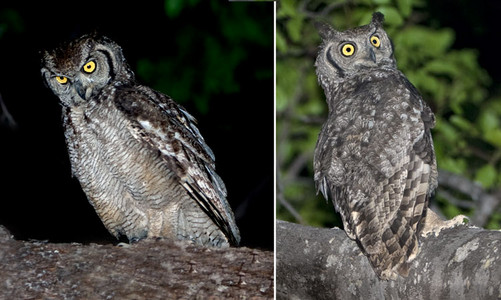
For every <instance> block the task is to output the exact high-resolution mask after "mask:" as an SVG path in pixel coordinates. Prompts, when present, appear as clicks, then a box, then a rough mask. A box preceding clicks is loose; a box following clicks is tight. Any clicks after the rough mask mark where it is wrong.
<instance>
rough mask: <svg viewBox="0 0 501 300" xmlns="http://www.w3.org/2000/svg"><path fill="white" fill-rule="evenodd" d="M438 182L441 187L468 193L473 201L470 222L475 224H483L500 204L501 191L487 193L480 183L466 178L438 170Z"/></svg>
mask: <svg viewBox="0 0 501 300" xmlns="http://www.w3.org/2000/svg"><path fill="white" fill-rule="evenodd" d="M438 182H439V185H440V186H441V187H446V188H450V189H453V190H455V191H458V192H460V193H463V194H465V195H468V196H469V197H470V198H471V199H472V200H473V202H474V203H475V210H474V212H473V216H472V217H471V223H472V224H473V225H476V226H484V225H485V224H487V221H489V217H490V216H491V215H492V213H493V212H494V210H495V209H496V208H497V207H498V206H499V204H500V198H501V197H500V196H501V191H496V192H494V193H487V192H486V191H485V190H484V189H483V188H482V186H481V185H480V184H478V183H475V182H473V181H470V180H469V179H468V178H466V177H463V176H460V175H457V174H454V173H451V172H447V171H444V170H440V171H439V172H438Z"/></svg>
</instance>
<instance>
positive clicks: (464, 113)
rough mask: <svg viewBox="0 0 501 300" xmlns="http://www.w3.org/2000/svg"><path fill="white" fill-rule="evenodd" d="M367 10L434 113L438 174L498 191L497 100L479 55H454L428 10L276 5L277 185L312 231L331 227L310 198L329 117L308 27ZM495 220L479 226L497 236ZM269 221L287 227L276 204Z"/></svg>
mask: <svg viewBox="0 0 501 300" xmlns="http://www.w3.org/2000/svg"><path fill="white" fill-rule="evenodd" d="M375 11H380V12H382V13H383V14H384V15H385V29H386V31H387V32H388V34H389V35H390V37H391V38H392V40H393V43H394V47H395V56H396V59H397V62H398V67H399V69H400V70H401V71H402V72H403V73H404V74H405V75H406V76H407V77H408V78H409V80H410V81H411V82H412V83H413V84H414V85H415V86H416V87H417V89H418V90H419V91H420V93H421V94H422V96H423V98H424V99H425V101H427V102H428V103H429V105H430V106H431V107H432V109H433V111H434V112H435V115H436V119H437V122H436V127H435V129H434V130H433V137H434V143H435V150H436V156H437V162H438V166H439V168H440V169H444V170H448V171H450V172H453V173H456V174H461V175H462V176H465V177H466V178H469V179H470V180H473V181H476V182H478V183H479V184H481V185H482V187H483V188H484V189H487V190H488V191H489V190H499V189H500V185H501V174H500V169H501V161H500V160H501V95H491V94H490V93H489V90H490V88H491V79H490V77H489V75H488V74H487V72H486V71H485V70H484V69H482V68H481V67H480V65H479V63H478V51H477V50H475V49H455V48H454V42H455V37H456V34H457V33H456V32H455V31H454V30H453V29H451V28H440V27H437V26H435V24H436V22H433V20H429V19H428V18H427V17H426V15H427V1H425V0H356V1H326V0H303V1H293V0H282V1H280V3H279V4H278V11H277V33H276V44H277V66H276V70H277V87H276V101H277V106H276V108H277V172H278V173H279V176H278V177H277V178H278V179H279V180H280V182H279V185H280V186H281V191H280V192H281V193H282V195H284V198H285V200H286V201H288V202H289V203H290V205H291V206H293V207H294V208H295V210H296V211H298V212H300V213H301V216H302V219H303V220H304V221H305V222H306V223H308V224H311V225H319V226H332V224H337V225H339V220H336V219H335V218H336V215H335V214H334V212H333V210H332V205H331V204H330V203H329V205H328V206H329V207H328V208H327V207H326V205H325V200H323V197H321V196H315V195H316V191H315V187H314V183H313V179H312V178H313V173H312V155H313V150H314V148H315V144H316V139H317V136H318V133H319V131H320V127H321V124H322V123H323V121H324V120H325V118H326V114H327V105H326V103H325V96H324V94H323V91H322V90H321V88H320V87H319V85H318V84H317V82H316V76H315V70H314V60H315V57H316V53H317V47H318V45H319V43H320V37H319V36H318V34H317V32H316V30H315V28H314V26H313V22H314V21H325V22H327V23H330V24H332V25H333V26H334V27H336V28H338V29H339V30H345V29H347V28H351V27H355V26H359V25H364V24H367V23H368V22H370V20H371V17H372V13H373V12H375ZM444 194H445V193H444ZM468 201H472V200H471V199H470V200H468ZM436 203H438V205H440V207H441V208H442V213H443V214H445V215H446V216H448V217H451V214H456V213H459V212H461V213H473V212H474V210H471V209H468V208H466V207H463V208H462V207H460V206H457V205H456V204H453V203H451V201H448V200H447V199H437V202H436ZM461 203H465V202H461ZM470 203H471V202H470ZM326 209H327V210H328V211H329V213H331V214H332V216H331V217H330V216H328V215H327V216H326V213H325V210H326ZM500 215H501V214H500V213H499V212H493V213H492V215H491V217H490V220H485V222H486V223H487V222H488V226H490V227H491V228H492V227H496V228H499V227H500V223H499V220H500V219H501V216H500ZM277 217H278V218H280V219H286V220H291V219H293V217H292V215H291V214H289V213H288V211H287V209H285V208H284V207H283V206H281V205H278V204H277ZM496 220H497V221H496ZM336 222H337V223H336ZM493 222H497V223H493Z"/></svg>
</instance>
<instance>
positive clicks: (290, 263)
mask: <svg viewBox="0 0 501 300" xmlns="http://www.w3.org/2000/svg"><path fill="white" fill-rule="evenodd" d="M276 236H277V244H276V249H277V254H276V258H277V262H276V265H277V284H276V286H277V299H343V300H344V299H364V300H366V299H455V300H459V299H499V297H501V285H500V283H501V232H500V231H491V230H485V229H481V228H475V227H468V226H464V225H463V226H457V227H454V228H449V229H444V230H442V231H441V232H440V233H439V235H438V236H435V235H429V236H427V237H426V238H421V239H420V242H421V246H420V248H421V250H420V253H419V254H418V256H417V258H416V259H415V260H414V261H413V263H412V269H411V271H410V274H409V276H408V277H407V278H403V277H399V278H398V280H397V281H381V280H379V279H378V278H377V276H376V275H375V273H374V271H373V270H372V268H371V266H370V264H369V261H368V260H367V258H366V257H365V256H364V255H363V254H362V253H361V251H360V250H359V248H358V246H357V244H356V243H355V242H354V241H352V240H350V239H349V238H348V237H347V236H346V234H345V232H344V231H343V230H340V229H328V228H313V227H307V226H303V225H298V224H293V223H288V222H283V221H277V234H276Z"/></svg>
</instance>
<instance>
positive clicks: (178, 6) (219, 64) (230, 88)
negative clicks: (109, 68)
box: [136, 0, 273, 114]
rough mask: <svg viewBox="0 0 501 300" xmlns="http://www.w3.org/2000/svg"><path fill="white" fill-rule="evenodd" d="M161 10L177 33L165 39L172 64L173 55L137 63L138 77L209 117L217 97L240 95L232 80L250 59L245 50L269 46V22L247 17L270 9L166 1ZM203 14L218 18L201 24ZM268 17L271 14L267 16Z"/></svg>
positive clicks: (260, 75)
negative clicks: (204, 10)
mask: <svg viewBox="0 0 501 300" xmlns="http://www.w3.org/2000/svg"><path fill="white" fill-rule="evenodd" d="M164 7H165V13H166V15H167V16H168V17H169V18H173V19H175V20H173V21H172V22H173V24H172V26H175V27H176V28H178V30H177V31H176V34H175V35H171V36H169V39H171V40H172V41H171V42H170V43H169V45H170V47H171V48H172V49H171V50H170V51H172V53H173V55H175V57H176V59H172V56H171V55H165V56H161V57H157V58H151V57H148V58H142V59H139V60H138V63H137V68H136V69H137V75H138V77H140V79H141V81H142V82H145V83H148V85H150V86H152V87H153V88H155V89H157V90H159V91H161V92H164V93H167V94H168V95H169V96H171V97H173V98H174V99H176V101H178V102H180V103H184V102H186V101H190V102H193V103H195V107H196V109H197V110H198V113H200V114H207V112H208V110H209V107H210V102H211V101H213V99H214V98H216V97H217V95H220V94H233V93H237V92H239V90H240V85H239V80H238V78H235V76H234V74H235V71H236V69H237V68H238V67H239V66H240V65H241V64H243V63H245V61H246V60H247V59H250V58H251V56H252V55H253V53H251V52H250V51H249V49H255V48H256V46H257V47H261V46H265V47H269V46H271V45H272V42H273V40H272V39H270V34H271V32H270V31H269V28H271V26H272V24H271V21H272V19H271V18H265V19H261V20H260V19H257V18H256V15H259V14H257V13H256V12H255V11H254V12H253V13H249V11H250V10H252V9H254V10H256V11H259V10H260V9H261V11H263V10H264V9H263V8H266V7H268V8H271V7H270V6H269V5H266V4H265V5H263V4H259V3H255V4H253V3H230V4H228V3H221V2H220V1H217V0H213V1H200V0H188V1H186V0H166V1H165V5H164ZM201 7H203V8H201ZM195 8H196V10H194V9H195ZM203 9H208V10H212V12H211V15H215V16H218V17H217V18H214V19H211V21H210V22H206V21H204V22H201V21H200V16H199V15H198V14H200V12H201V11H203ZM266 12H268V13H269V14H271V10H267V11H266ZM263 20H264V21H263ZM266 20H269V22H266ZM252 59H255V58H254V57H253V58H252ZM252 70H253V71H254V72H255V74H253V75H254V76H255V77H256V78H263V77H267V78H271V77H272V76H273V74H272V73H271V71H270V70H268V69H266V70H263V69H259V68H252ZM173 79H175V80H173Z"/></svg>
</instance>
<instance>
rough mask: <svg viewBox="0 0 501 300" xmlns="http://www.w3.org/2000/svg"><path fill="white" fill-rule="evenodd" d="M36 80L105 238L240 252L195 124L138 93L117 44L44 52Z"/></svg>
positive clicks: (91, 38) (164, 101) (87, 39)
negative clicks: (58, 108) (57, 104)
mask: <svg viewBox="0 0 501 300" xmlns="http://www.w3.org/2000/svg"><path fill="white" fill-rule="evenodd" d="M42 75H43V78H44V79H45V81H46V83H47V85H48V87H50V89H51V90H52V91H53V92H54V94H56V95H57V96H58V97H59V99H60V101H61V104H62V113H63V124H64V128H65V136H66V142H67V146H68V151H69V156H70V160H71V165H72V172H73V174H74V175H75V176H76V177H77V178H78V180H79V181H80V185H81V186H82V189H83V190H84V192H85V193H86V195H87V198H88V200H89V202H90V203H91V204H92V205H93V207H94V208H95V210H96V212H97V214H98V215H99V217H100V218H101V220H102V221H103V223H104V225H105V226H106V228H107V229H108V231H109V232H110V233H111V234H113V235H114V236H115V237H117V238H119V237H120V236H126V237H127V238H128V240H129V241H137V240H140V239H143V238H147V237H168V238H177V239H187V240H191V241H193V242H195V243H196V244H201V245H212V246H217V247H225V246H229V245H238V244H239V241H240V235H239V231H238V228H237V225H236V223H235V218H234V216H233V212H232V210H231V208H230V206H229V204H228V202H227V200H226V187H225V185H224V183H223V181H222V180H221V178H220V177H219V176H218V175H217V174H216V172H215V165H214V154H213V153H212V151H211V149H210V148H209V147H208V146H207V144H206V143H205V141H204V139H203V137H202V136H201V135H200V132H199V130H198V129H197V127H196V120H195V119H194V118H193V117H192V116H191V115H190V114H189V113H188V112H187V111H186V110H185V109H184V108H183V107H182V106H180V105H178V104H176V103H175V102H174V101H173V100H172V99H171V98H169V97H168V96H166V95H163V94H161V93H159V92H157V91H154V90H152V89H151V88H149V87H146V86H142V85H140V84H138V83H137V82H136V81H135V79H134V73H133V72H132V71H131V70H130V68H129V66H128V65H127V62H126V61H125V58H124V56H123V54H122V49H121V48H120V47H119V46H118V45H117V44H116V43H114V42H113V41H111V40H110V39H108V38H106V37H100V36H97V35H85V36H82V37H81V38H79V39H76V40H74V41H73V42H71V43H68V44H66V45H64V46H62V47H60V48H57V49H55V50H53V51H48V52H45V53H44V54H43V59H42Z"/></svg>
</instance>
